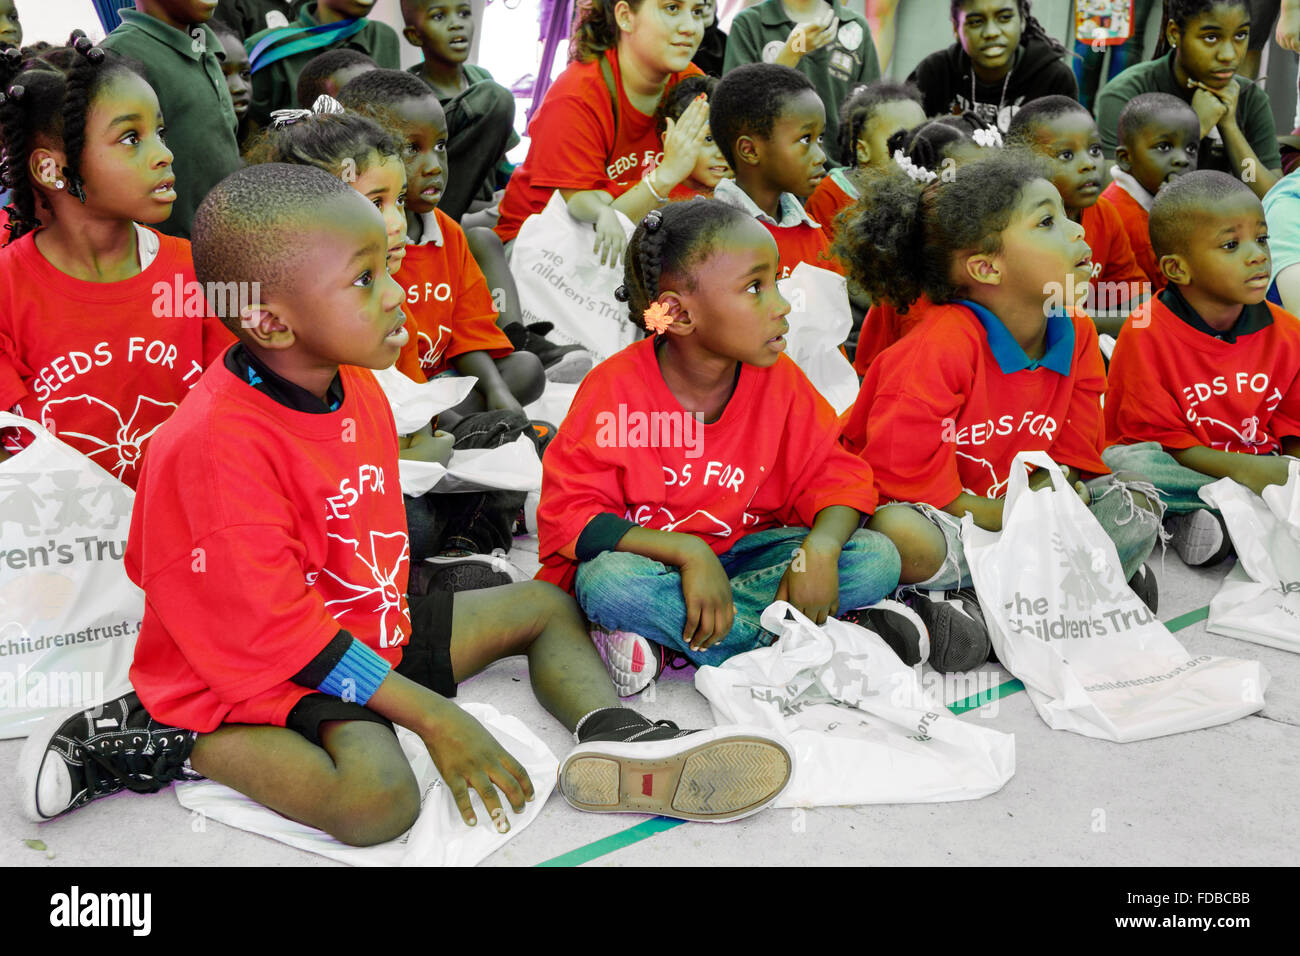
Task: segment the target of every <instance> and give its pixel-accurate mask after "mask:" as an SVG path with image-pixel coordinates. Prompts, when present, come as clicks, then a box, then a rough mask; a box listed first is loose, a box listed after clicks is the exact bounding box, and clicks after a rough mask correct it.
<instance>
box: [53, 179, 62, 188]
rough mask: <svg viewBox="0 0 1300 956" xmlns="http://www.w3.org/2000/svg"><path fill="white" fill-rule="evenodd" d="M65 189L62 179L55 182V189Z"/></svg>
mask: <svg viewBox="0 0 1300 956" xmlns="http://www.w3.org/2000/svg"><path fill="white" fill-rule="evenodd" d="M63 187H64V182H63V180H62V179H56V180H55V181H54V188H55V189H62V188H63Z"/></svg>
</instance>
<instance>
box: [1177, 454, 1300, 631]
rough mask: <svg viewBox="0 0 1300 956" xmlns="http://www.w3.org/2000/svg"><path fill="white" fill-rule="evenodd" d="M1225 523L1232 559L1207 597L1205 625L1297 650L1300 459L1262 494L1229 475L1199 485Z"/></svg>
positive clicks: (1298, 628) (1202, 496)
mask: <svg viewBox="0 0 1300 956" xmlns="http://www.w3.org/2000/svg"><path fill="white" fill-rule="evenodd" d="M1200 495H1201V498H1202V499H1204V500H1205V502H1206V503H1208V504H1209V505H1210V506H1212V507H1214V508H1217V509H1218V510H1219V512H1220V513H1221V514H1222V515H1223V520H1224V523H1225V524H1227V526H1228V534H1229V536H1230V537H1231V538H1232V546H1233V548H1234V549H1235V550H1236V552H1237V563H1236V564H1235V565H1234V566H1233V568H1232V570H1231V571H1229V572H1228V576H1227V577H1226V578H1225V579H1224V581H1223V585H1222V586H1221V587H1220V588H1219V593H1218V594H1216V595H1215V596H1214V599H1213V600H1212V601H1210V619H1209V622H1208V623H1207V624H1206V630H1208V631H1210V632H1211V633H1212V634H1223V635H1225V636H1227V637H1235V638H1239V639H1240V640H1243V641H1253V642H1254V643H1256V644H1264V645H1266V646H1268V647H1277V648H1281V649H1282V650H1284V651H1300V461H1292V462H1291V464H1290V471H1289V472H1288V474H1287V482H1286V484H1285V485H1269V486H1268V487H1267V488H1265V489H1264V494H1263V497H1262V498H1261V497H1260V496H1259V495H1257V494H1255V493H1254V492H1253V491H1251V490H1250V489H1249V488H1246V487H1245V486H1243V485H1240V484H1238V483H1237V482H1235V481H1233V480H1232V479H1231V478H1220V479H1219V480H1218V481H1216V482H1214V484H1212V485H1206V486H1205V487H1204V488H1202V489H1201V491H1200Z"/></svg>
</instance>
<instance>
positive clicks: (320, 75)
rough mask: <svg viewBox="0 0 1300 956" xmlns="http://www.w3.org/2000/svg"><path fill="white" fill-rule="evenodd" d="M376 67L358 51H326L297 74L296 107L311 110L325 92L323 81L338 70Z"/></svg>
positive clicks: (311, 60) (313, 58)
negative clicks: (352, 67)
mask: <svg viewBox="0 0 1300 956" xmlns="http://www.w3.org/2000/svg"><path fill="white" fill-rule="evenodd" d="M377 65H378V64H376V63H375V61H374V60H372V59H371V58H370V57H368V56H366V55H365V54H364V53H362V52H361V51H360V50H349V49H347V48H346V47H343V48H341V49H338V50H326V51H325V52H324V53H322V54H320V55H319V56H314V57H312V58H311V59H310V60H308V61H307V65H306V66H304V67H303V68H302V72H301V73H299V74H298V88H297V89H296V90H295V91H294V92H295V93H296V94H297V95H298V105H299V106H301V107H302V108H303V109H305V110H309V109H311V105H312V104H313V103H315V102H316V98H317V97H318V96H320V95H321V94H322V93H325V92H327V90H326V89H325V81H326V80H328V79H329V78H330V77H331V76H333V75H334V74H335V73H337V72H338V71H339V70H342V69H344V68H345V67H349V66H377Z"/></svg>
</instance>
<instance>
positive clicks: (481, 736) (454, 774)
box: [420, 703, 533, 833]
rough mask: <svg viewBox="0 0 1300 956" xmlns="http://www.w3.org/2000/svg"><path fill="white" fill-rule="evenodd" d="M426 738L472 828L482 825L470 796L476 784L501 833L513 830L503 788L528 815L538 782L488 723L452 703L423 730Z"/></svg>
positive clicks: (509, 798)
mask: <svg viewBox="0 0 1300 956" xmlns="http://www.w3.org/2000/svg"><path fill="white" fill-rule="evenodd" d="M420 738H421V739H422V740H423V741H424V745H425V746H426V747H427V748H428V749H429V756H430V757H432V758H433V763H434V766H436V767H437V768H438V773H440V774H442V779H443V780H444V781H445V782H446V784H447V786H448V788H449V789H450V790H451V795H452V797H453V798H454V799H455V800H456V806H457V807H458V808H460V815H461V817H463V818H464V820H465V822H466V823H467V824H468V825H469V826H474V825H475V824H476V823H478V820H477V818H476V817H475V816H474V807H473V804H471V803H470V796H469V790H470V787H473V788H474V789H475V790H476V791H478V795H479V797H481V798H482V800H483V806H484V807H485V808H486V809H487V811H488V813H489V814H491V816H492V824H493V826H494V827H495V828H496V830H497V832H498V833H506V832H507V831H509V829H510V821H509V819H508V818H507V817H506V812H505V810H504V809H503V808H502V806H501V799H500V797H499V796H498V795H497V787H499V788H500V789H501V792H502V793H504V794H505V795H506V799H507V800H509V801H510V806H511V807H512V808H514V811H515V813H523V812H524V803H525V801H528V800H532V799H533V782H532V781H531V780H530V779H528V771H526V770H524V768H523V767H522V766H520V764H519V761H517V760H515V758H514V757H512V756H510V754H508V753H507V752H506V750H505V748H504V747H502V746H501V745H500V744H499V743H497V740H496V738H495V737H493V736H492V735H491V734H490V733H488V732H487V730H486V729H485V728H484V727H483V725H482V724H480V723H479V722H478V721H477V720H475V719H474V718H473V717H471V716H470V715H469V714H467V713H465V712H464V711H463V710H461V709H460V708H459V707H457V706H456V705H455V704H451V703H448V704H447V706H446V708H445V709H443V710H440V711H439V713H438V715H437V719H436V721H435V722H434V724H433V726H432V727H431V728H430V729H428V730H426V731H424V732H422V733H421V734H420ZM494 784H495V786H494Z"/></svg>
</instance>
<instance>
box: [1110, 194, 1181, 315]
mask: <svg viewBox="0 0 1300 956" xmlns="http://www.w3.org/2000/svg"><path fill="white" fill-rule="evenodd" d="M1101 198H1102V199H1105V200H1108V201H1109V202H1110V204H1111V206H1113V207H1114V209H1115V212H1116V213H1117V214H1118V215H1119V219H1120V222H1121V223H1122V224H1123V226H1124V234H1125V235H1126V236H1128V244H1129V248H1131V249H1132V250H1133V259H1134V261H1135V262H1137V265H1138V268H1139V269H1141V270H1142V272H1143V274H1144V275H1146V277H1147V281H1148V282H1150V283H1151V287H1152V289H1153V290H1154V291H1157V292H1158V291H1160V290H1161V289H1163V288H1164V287H1165V277H1164V275H1163V274H1162V273H1161V271H1160V263H1159V261H1158V260H1157V259H1156V253H1155V250H1154V249H1152V248H1151V232H1150V229H1149V223H1150V220H1151V214H1150V213H1149V212H1147V211H1146V210H1145V209H1143V208H1142V204H1141V203H1140V202H1138V201H1137V200H1136V199H1134V198H1133V197H1132V196H1131V195H1129V193H1128V190H1126V189H1124V188H1123V187H1122V186H1121V185H1120V184H1119V183H1111V184H1110V185H1109V186H1107V187H1106V188H1105V189H1104V190H1102V193H1101Z"/></svg>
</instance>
